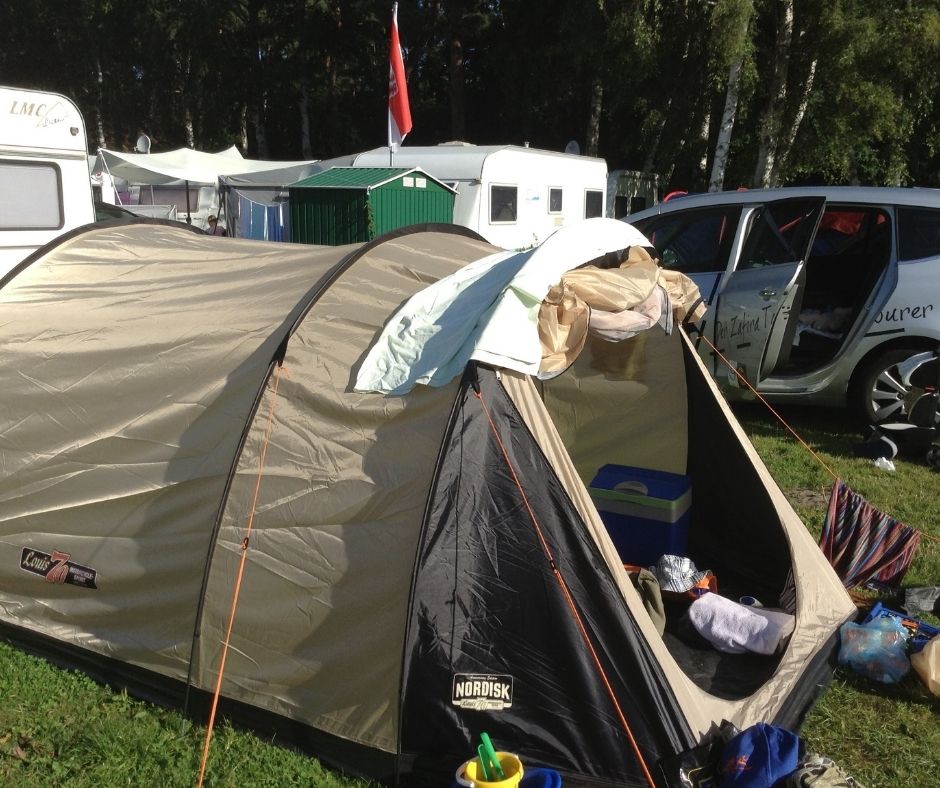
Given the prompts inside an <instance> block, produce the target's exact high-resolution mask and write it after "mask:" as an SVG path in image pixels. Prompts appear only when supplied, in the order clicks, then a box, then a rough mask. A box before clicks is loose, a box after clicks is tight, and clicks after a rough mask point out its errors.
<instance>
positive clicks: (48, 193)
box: [0, 162, 64, 230]
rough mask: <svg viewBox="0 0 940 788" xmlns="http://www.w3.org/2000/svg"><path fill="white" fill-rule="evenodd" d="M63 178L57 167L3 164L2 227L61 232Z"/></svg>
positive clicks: (0, 166)
mask: <svg viewBox="0 0 940 788" xmlns="http://www.w3.org/2000/svg"><path fill="white" fill-rule="evenodd" d="M63 224H64V218H63V216H62V175H61V173H60V172H59V168H58V167H56V166H55V165H54V164H44V163H43V164H40V163H38V162H37V163H20V162H0V228H3V229H4V230H58V229H59V228H61V227H62V225H63Z"/></svg>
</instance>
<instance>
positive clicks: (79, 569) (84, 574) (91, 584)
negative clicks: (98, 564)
mask: <svg viewBox="0 0 940 788" xmlns="http://www.w3.org/2000/svg"><path fill="white" fill-rule="evenodd" d="M70 558H71V555H70V554H69V553H63V552H61V551H59V550H53V551H52V554H51V555H50V554H49V553H44V552H42V551H41V550H31V549H30V548H28V547H24V548H23V552H22V553H21V554H20V569H22V570H23V571H24V572H31V573H32V574H34V575H39V576H40V577H42V578H45V581H46V582H47V583H55V584H56V585H63V584H65V583H68V584H69V585H72V586H81V587H82V588H97V587H98V586H97V584H96V583H95V580H97V578H98V572H97V571H96V570H94V569H92V568H91V567H88V566H82V565H81V564H76V563H75V562H74V561H70V560H69V559H70Z"/></svg>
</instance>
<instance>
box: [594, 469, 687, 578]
mask: <svg viewBox="0 0 940 788" xmlns="http://www.w3.org/2000/svg"><path fill="white" fill-rule="evenodd" d="M588 491H589V492H590V493H591V499H592V500H593V501H594V506H595V507H597V511H598V513H599V514H600V516H601V520H603V522H604V525H605V526H607V532H608V533H609V534H610V538H611V540H612V541H613V543H614V545H615V546H616V548H617V552H618V553H620V557H621V559H622V560H623V562H624V563H625V564H633V565H635V566H652V565H653V564H655V563H656V561H658V560H659V557H660V556H661V555H665V554H667V553H668V554H671V555H685V554H686V544H687V541H688V539H687V537H688V531H689V509H690V508H691V505H692V480H691V479H690V478H689V477H688V476H681V475H679V474H677V473H667V472H666V471H652V470H648V469H645V468H631V467H629V466H627V465H605V466H604V467H603V468H601V469H600V470H599V471H598V472H597V476H595V477H594V479H593V480H592V481H591V484H590V487H589V488H588Z"/></svg>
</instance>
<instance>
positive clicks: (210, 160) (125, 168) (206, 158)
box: [95, 145, 315, 186]
mask: <svg viewBox="0 0 940 788" xmlns="http://www.w3.org/2000/svg"><path fill="white" fill-rule="evenodd" d="M314 161H315V160H311V161H261V160H258V159H246V158H244V157H243V156H242V155H241V153H239V151H238V148H236V147H235V146H234V145H233V146H232V147H231V148H228V149H226V150H223V151H220V152H218V153H206V152H204V151H197V150H192V149H190V148H178V149H177V150H172V151H167V152H165V153H121V152H118V151H113V150H107V149H106V148H100V149H99V150H98V158H97V161H96V162H95V172H107V173H109V174H110V175H111V177H113V178H122V179H124V180H125V181H127V182H128V183H131V184H141V185H154V186H155V185H160V184H164V185H165V184H172V183H179V182H184V181H186V182H189V183H190V184H193V185H203V186H215V185H216V183H217V182H218V179H219V176H222V175H229V176H231V175H242V174H246V173H258V172H266V171H268V170H281V169H284V168H287V167H300V166H302V165H304V164H312V163H313V162H314Z"/></svg>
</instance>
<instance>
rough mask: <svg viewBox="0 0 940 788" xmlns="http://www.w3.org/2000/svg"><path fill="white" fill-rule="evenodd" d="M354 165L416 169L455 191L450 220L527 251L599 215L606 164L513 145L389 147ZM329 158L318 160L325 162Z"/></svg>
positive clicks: (346, 160)
mask: <svg viewBox="0 0 940 788" xmlns="http://www.w3.org/2000/svg"><path fill="white" fill-rule="evenodd" d="M343 158H344V163H346V164H351V165H352V166H354V167H388V166H390V165H391V166H395V167H421V169H423V170H424V171H425V172H427V173H428V174H429V175H433V176H434V177H435V178H437V179H438V180H439V181H443V182H444V183H446V184H447V185H448V186H452V187H453V188H455V189H456V190H457V197H456V199H455V201H454V224H460V225H463V226H464V227H469V228H470V229H471V230H476V231H477V232H478V233H480V235H482V236H483V237H484V238H485V239H486V240H487V241H489V242H490V243H491V244H495V245H496V246H501V247H503V248H504V249H525V248H528V247H530V246H535V245H536V244H538V243H541V242H542V241H544V240H545V238H547V237H548V236H549V235H551V233H553V232H554V231H555V230H557V229H558V228H559V227H563V226H564V225H567V224H573V223H574V222H579V221H581V220H582V219H587V218H592V217H595V216H604V215H605V213H606V209H605V197H606V191H607V162H606V161H604V160H603V159H597V158H594V157H592V156H578V155H574V154H571V153H559V152H556V151H548V150H539V149H537V148H529V147H523V146H518V145H471V144H468V143H443V144H441V145H428V146H415V147H407V146H406V147H403V148H400V149H399V150H398V151H397V152H396V153H394V154H393V155H392V156H391V158H389V151H388V148H384V147H383V148H375V149H374V150H370V151H366V152H365V153H360V154H358V155H356V156H353V157H343ZM331 163H336V160H334V161H333V162H320V164H321V165H325V166H330V164H331Z"/></svg>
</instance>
